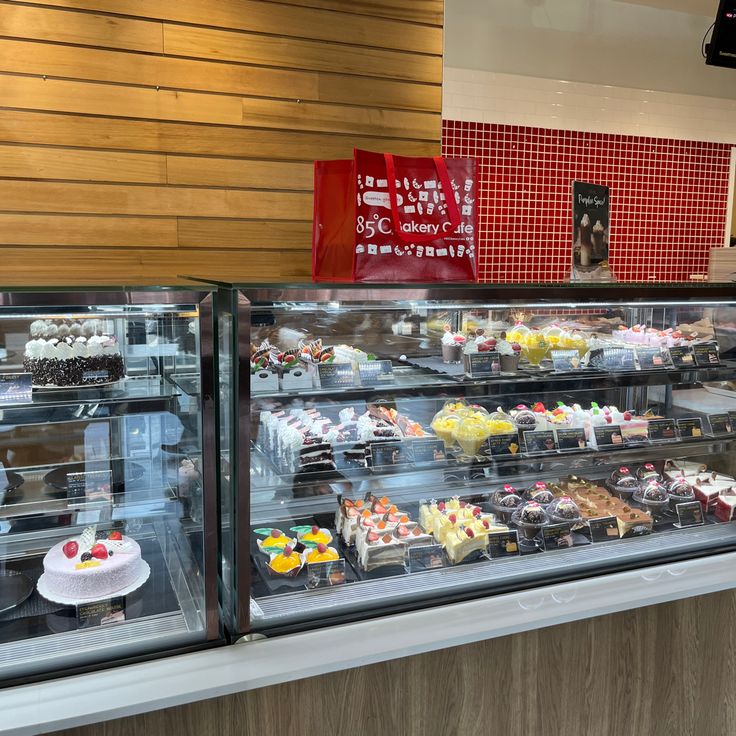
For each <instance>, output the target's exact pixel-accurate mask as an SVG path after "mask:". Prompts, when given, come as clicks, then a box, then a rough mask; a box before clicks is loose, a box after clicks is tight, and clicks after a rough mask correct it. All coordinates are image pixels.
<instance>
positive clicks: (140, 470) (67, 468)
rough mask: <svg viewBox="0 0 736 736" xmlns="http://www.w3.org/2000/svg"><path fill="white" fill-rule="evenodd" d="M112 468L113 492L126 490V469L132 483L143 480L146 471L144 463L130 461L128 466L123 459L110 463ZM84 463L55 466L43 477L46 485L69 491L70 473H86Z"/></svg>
mask: <svg viewBox="0 0 736 736" xmlns="http://www.w3.org/2000/svg"><path fill="white" fill-rule="evenodd" d="M110 469H111V470H112V486H113V487H112V491H113V493H121V492H122V491H123V490H125V481H126V478H125V471H126V470H127V471H128V478H127V480H129V481H130V482H132V483H135V482H136V481H139V480H141V478H143V476H144V475H145V473H146V471H145V468H144V467H143V466H142V465H139V464H138V463H134V462H128V463H127V466H126V465H125V464H124V461H122V460H113V461H112V462H111V463H110ZM84 472H85V464H84V463H74V464H73V465H62V466H61V467H60V468H54V469H53V470H50V471H49V472H48V473H46V475H44V477H43V482H44V483H46V485H48V486H51V488H55V489H56V490H57V491H64V492H66V491H67V488H68V481H67V476H68V475H69V474H70V473H84Z"/></svg>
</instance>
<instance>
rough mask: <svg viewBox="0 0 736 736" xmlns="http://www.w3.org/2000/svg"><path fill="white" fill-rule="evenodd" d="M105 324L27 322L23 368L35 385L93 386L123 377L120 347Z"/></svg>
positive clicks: (101, 322)
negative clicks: (28, 335) (27, 337)
mask: <svg viewBox="0 0 736 736" xmlns="http://www.w3.org/2000/svg"><path fill="white" fill-rule="evenodd" d="M110 332H111V331H110V330H108V326H107V324H106V322H104V321H103V320H95V319H90V320H86V321H85V322H83V323H81V324H80V323H79V322H71V323H69V322H66V321H64V322H61V323H58V322H55V321H52V320H42V319H38V320H35V321H34V322H32V323H31V328H30V333H31V339H30V340H29V341H28V342H27V343H26V349H25V352H24V354H23V368H24V370H25V371H27V372H28V373H31V374H32V375H33V384H34V385H35V386H93V385H95V384H100V383H110V382H112V381H119V380H120V379H122V378H124V377H125V364H124V363H123V356H122V355H121V353H120V346H119V345H118V341H117V339H116V338H115V336H114V335H112V334H110Z"/></svg>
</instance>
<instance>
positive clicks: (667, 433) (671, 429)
mask: <svg viewBox="0 0 736 736" xmlns="http://www.w3.org/2000/svg"><path fill="white" fill-rule="evenodd" d="M648 427H649V441H650V442H672V441H674V440H676V439H677V430H676V428H675V420H674V419H650V420H649V423H648Z"/></svg>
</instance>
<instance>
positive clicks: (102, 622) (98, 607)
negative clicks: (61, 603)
mask: <svg viewBox="0 0 736 736" xmlns="http://www.w3.org/2000/svg"><path fill="white" fill-rule="evenodd" d="M122 621H125V598H124V597H118V598H108V599H107V600H104V601H94V602H93V603H82V604H80V605H78V606H77V628H78V629H91V628H93V627H95V626H106V625H108V624H117V623H121V622H122Z"/></svg>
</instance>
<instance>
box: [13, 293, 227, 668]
mask: <svg viewBox="0 0 736 736" xmlns="http://www.w3.org/2000/svg"><path fill="white" fill-rule="evenodd" d="M212 320H213V304H212V294H211V293H209V292H206V291H204V292H203V291H183V290H176V289H141V290H132V291H127V290H122V289H120V290H111V289H108V290H91V291H85V292H83V293H73V292H71V291H70V292H62V291H49V292H42V293H39V292H30V291H8V292H2V293H0V680H2V681H4V682H11V681H12V682H17V681H22V679H23V678H28V677H36V676H39V675H45V674H51V673H56V672H58V671H60V670H64V671H65V672H69V671H74V670H75V669H76V668H82V667H86V666H90V665H92V664H94V663H98V662H101V661H115V662H120V661H126V660H130V659H132V658H138V657H140V656H143V655H147V654H150V653H152V652H156V651H161V650H172V649H180V648H183V647H192V646H196V645H203V644H205V643H206V642H208V641H210V642H211V641H216V640H218V639H219V638H220V637H221V632H220V626H219V621H218V608H217V552H218V550H217V515H216V507H213V504H216V498H217V494H216V489H215V488H214V487H212V482H211V480H210V478H209V476H210V475H212V473H210V472H209V468H210V467H211V466H213V455H214V447H215V445H214V433H213V429H214V426H215V415H214V402H213V400H212V397H213V386H214V380H213V374H212V365H213V344H212V341H213V334H214V330H213V322H212ZM213 477H214V476H213Z"/></svg>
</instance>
